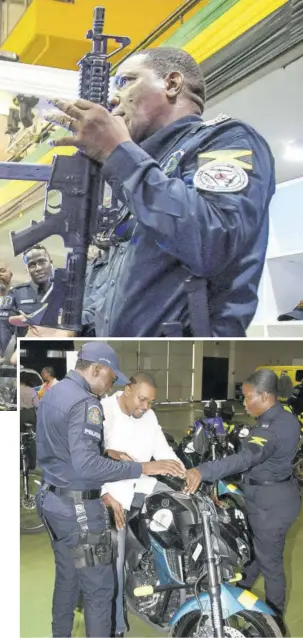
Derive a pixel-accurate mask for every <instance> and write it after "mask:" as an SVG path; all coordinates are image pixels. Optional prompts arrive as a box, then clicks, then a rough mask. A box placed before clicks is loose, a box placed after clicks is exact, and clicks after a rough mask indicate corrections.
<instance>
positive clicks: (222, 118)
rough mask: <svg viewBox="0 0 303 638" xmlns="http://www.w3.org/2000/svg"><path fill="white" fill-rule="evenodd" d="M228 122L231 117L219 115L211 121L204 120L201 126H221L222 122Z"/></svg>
mask: <svg viewBox="0 0 303 638" xmlns="http://www.w3.org/2000/svg"><path fill="white" fill-rule="evenodd" d="M228 120H232V116H231V115H225V114H224V113H220V114H219V115H217V117H214V119H213V120H206V121H205V122H203V124H204V126H216V124H222V122H228Z"/></svg>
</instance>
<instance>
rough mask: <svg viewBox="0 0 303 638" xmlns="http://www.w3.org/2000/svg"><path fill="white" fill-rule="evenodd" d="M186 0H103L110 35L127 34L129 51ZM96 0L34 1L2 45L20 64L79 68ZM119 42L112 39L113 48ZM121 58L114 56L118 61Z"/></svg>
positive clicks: (201, 3) (191, 11) (204, 3)
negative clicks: (69, 0) (16, 55)
mask: <svg viewBox="0 0 303 638" xmlns="http://www.w3.org/2000/svg"><path fill="white" fill-rule="evenodd" d="M208 1H209V0H201V1H200V2H198V3H197V4H196V5H195V7H194V8H193V9H191V10H190V11H188V12H187V13H186V16H185V18H184V20H185V21H186V20H188V19H189V18H190V17H192V15H194V13H196V12H198V11H199V10H200V9H201V7H203V6H205V5H206V4H207V2H208ZM186 4H187V3H186V2H185V0H184V1H183V2H182V0H151V2H148V3H146V2H142V0H100V5H101V6H104V7H105V10H106V11H105V29H104V32H105V33H106V34H113V35H120V36H121V35H125V36H128V37H129V38H130V39H131V45H130V47H128V48H127V49H125V50H124V51H123V54H120V57H121V56H122V55H123V56H124V55H125V54H126V53H128V52H130V51H131V50H132V49H133V48H134V47H136V46H137V45H138V44H139V43H140V42H141V41H142V40H143V39H144V38H146V37H147V36H148V35H149V34H150V33H151V32H152V31H153V30H154V29H156V28H157V27H158V26H159V25H160V24H161V23H162V22H163V21H164V20H165V19H166V18H167V17H168V16H169V15H171V14H172V13H173V12H174V11H175V10H176V9H179V8H180V7H182V6H183V5H186ZM96 5H97V0H75V3H64V2H57V1H55V0H33V2H32V3H31V5H30V6H29V8H28V9H27V11H26V12H25V13H24V15H23V16H22V18H21V19H20V20H19V22H18V23H17V25H16V26H15V28H14V29H13V31H12V33H11V34H10V35H9V37H8V38H7V40H6V41H5V42H4V43H3V45H2V47H1V48H2V49H3V50H6V51H12V52H14V53H17V54H18V55H19V56H20V60H21V62H24V63H27V64H39V65H41V66H52V67H59V68H63V69H76V68H77V61H78V60H79V59H80V58H81V57H82V56H83V55H84V54H85V53H86V52H87V51H89V50H90V48H91V47H90V44H89V42H87V41H86V40H85V35H86V32H87V30H88V29H89V28H91V26H92V19H93V11H94V8H95V6H96ZM180 24H181V22H180V20H178V21H177V22H176V24H175V25H174V26H173V27H171V28H170V29H169V30H168V31H166V33H165V34H164V35H163V36H162V37H160V38H158V40H157V41H156V44H157V45H158V44H159V43H160V42H161V41H163V40H164V39H166V38H167V37H168V36H169V35H172V33H173V32H174V31H175V30H177V29H178V28H179V27H180ZM114 48H116V45H114V43H112V45H111V46H110V48H109V50H110V51H112V50H113V49H114ZM118 59H119V56H115V58H114V61H115V62H117V60H118Z"/></svg>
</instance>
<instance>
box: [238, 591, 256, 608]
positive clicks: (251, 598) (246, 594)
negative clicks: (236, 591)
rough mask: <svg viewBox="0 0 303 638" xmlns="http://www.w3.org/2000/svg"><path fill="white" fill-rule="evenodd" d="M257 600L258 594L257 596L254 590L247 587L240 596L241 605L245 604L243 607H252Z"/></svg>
mask: <svg viewBox="0 0 303 638" xmlns="http://www.w3.org/2000/svg"><path fill="white" fill-rule="evenodd" d="M257 600H258V596H255V594H252V592H251V591H248V590H247V589H244V591H242V593H241V594H240V596H238V601H239V603H241V605H243V607H246V608H247V609H252V608H253V607H254V605H255V603H256V601H257Z"/></svg>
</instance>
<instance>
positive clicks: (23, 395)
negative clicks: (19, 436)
mask: <svg viewBox="0 0 303 638" xmlns="http://www.w3.org/2000/svg"><path fill="white" fill-rule="evenodd" d="M19 396H20V432H24V431H26V428H27V426H28V425H29V424H31V426H32V427H33V428H35V427H36V422H37V407H38V404H39V398H38V394H37V392H36V390H35V388H34V387H33V379H32V376H31V375H30V374H29V373H28V372H26V370H23V371H21V372H20V391H19Z"/></svg>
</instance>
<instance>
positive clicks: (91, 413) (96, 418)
mask: <svg viewBox="0 0 303 638" xmlns="http://www.w3.org/2000/svg"><path fill="white" fill-rule="evenodd" d="M86 420H87V422H88V423H93V424H94V425H100V423H102V411H101V408H99V407H98V406H97V405H91V406H90V407H89V408H88V410H87V418H86Z"/></svg>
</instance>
